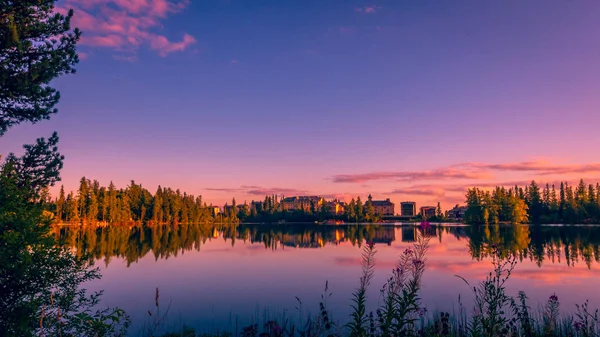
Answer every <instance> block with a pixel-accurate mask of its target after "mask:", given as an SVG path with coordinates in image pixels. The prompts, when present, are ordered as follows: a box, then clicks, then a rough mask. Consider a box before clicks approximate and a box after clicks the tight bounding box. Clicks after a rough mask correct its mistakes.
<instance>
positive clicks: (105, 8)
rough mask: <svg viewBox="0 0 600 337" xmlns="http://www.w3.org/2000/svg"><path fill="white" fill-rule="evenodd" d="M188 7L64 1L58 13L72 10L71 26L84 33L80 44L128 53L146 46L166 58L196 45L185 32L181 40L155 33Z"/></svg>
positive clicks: (157, 1)
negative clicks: (170, 17) (166, 20)
mask: <svg viewBox="0 0 600 337" xmlns="http://www.w3.org/2000/svg"><path fill="white" fill-rule="evenodd" d="M188 4H189V1H188V0H177V1H176V0H66V1H65V3H64V4H63V5H62V6H61V7H60V8H57V11H58V12H66V11H67V10H68V9H70V8H72V9H74V10H75V15H74V17H73V26H74V27H77V28H79V29H81V30H82V31H83V37H82V41H81V44H82V45H85V46H90V47H97V48H107V49H113V50H116V51H119V52H121V53H123V52H125V53H130V54H135V52H136V51H137V50H138V49H139V48H140V46H147V47H148V48H149V49H151V50H154V51H156V52H158V54H159V55H160V56H162V57H165V56H167V55H168V54H170V53H173V52H181V51H184V50H186V49H187V48H188V47H189V46H191V45H193V44H195V43H196V39H195V38H194V37H193V36H191V35H190V34H187V33H184V34H183V39H182V40H181V41H170V40H169V39H168V38H167V37H165V36H163V35H161V34H159V33H158V31H159V30H160V29H162V21H163V20H164V19H165V18H167V17H168V16H169V15H170V14H175V13H177V12H179V11H181V10H183V9H184V8H185V7H186V6H187V5H188ZM116 59H125V60H128V61H129V60H132V59H133V57H126V58H125V57H121V58H119V57H117V58H116Z"/></svg>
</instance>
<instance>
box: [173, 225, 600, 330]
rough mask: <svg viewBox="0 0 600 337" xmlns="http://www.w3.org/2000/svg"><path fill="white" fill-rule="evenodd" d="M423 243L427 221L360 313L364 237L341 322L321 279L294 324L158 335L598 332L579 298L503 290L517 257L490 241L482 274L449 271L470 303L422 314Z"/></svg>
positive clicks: (372, 252)
mask: <svg viewBox="0 0 600 337" xmlns="http://www.w3.org/2000/svg"><path fill="white" fill-rule="evenodd" d="M428 247H429V237H428V235H427V228H422V229H421V231H419V235H418V236H417V241H416V243H414V244H413V245H412V247H410V248H408V249H406V250H405V251H404V252H403V253H402V254H401V255H400V257H399V258H398V261H397V263H396V267H395V268H394V269H393V270H392V271H391V273H390V276H389V278H388V279H387V281H386V283H385V285H384V286H383V287H382V289H381V291H380V298H379V301H378V302H379V303H380V304H379V305H378V307H377V309H376V310H375V312H368V311H367V308H368V307H369V305H368V298H367V290H368V288H369V286H370V283H371V280H372V279H373V276H374V270H375V264H376V258H375V257H376V253H377V251H376V249H375V246H374V245H373V244H371V243H367V245H365V246H364V248H363V250H362V253H361V258H362V262H361V268H362V273H361V276H360V279H359V283H358V287H357V288H356V289H355V291H354V292H353V293H352V295H351V301H352V302H351V314H350V316H349V318H348V322H347V323H346V324H343V325H339V324H335V323H334V322H333V320H332V319H331V312H330V311H329V310H328V309H327V298H328V297H329V296H331V293H329V289H328V284H327V283H326V285H325V291H324V294H323V295H322V296H321V302H320V303H319V312H318V314H316V315H314V316H308V317H304V314H303V310H302V302H301V301H300V299H297V300H298V304H299V305H298V307H297V309H298V312H299V316H300V320H299V321H297V322H299V323H291V321H289V320H287V319H284V320H283V321H281V322H277V321H268V322H266V323H264V324H263V326H262V327H259V326H258V325H257V324H253V325H251V326H249V327H246V328H244V329H242V330H241V331H240V332H238V331H236V332H235V333H232V334H214V335H207V334H201V335H197V334H195V333H194V331H193V330H190V329H187V330H185V331H184V332H183V333H182V334H169V335H165V337H166V336H169V337H175V336H186V337H192V336H204V337H209V336H212V337H217V336H218V337H222V336H236V337H238V336H241V337H296V336H298V337H320V336H323V337H333V336H350V337H390V336H398V337H413V336H414V337H429V336H431V337H442V336H448V337H550V336H557V337H600V320H599V313H598V310H592V309H590V308H589V303H588V302H587V301H586V302H585V303H583V304H581V305H577V306H576V308H575V311H574V313H573V314H566V315H562V314H561V311H560V302H559V299H558V297H557V296H556V294H552V295H551V296H549V298H548V300H547V301H546V302H545V303H544V304H543V305H541V306H539V308H538V309H537V310H532V309H531V306H530V304H529V299H528V297H527V295H526V294H525V293H524V292H522V291H521V292H518V293H517V294H516V295H514V296H511V295H509V294H508V293H507V290H506V284H507V282H508V281H509V278H510V276H511V274H512V273H513V271H514V269H515V267H516V265H517V261H516V258H515V257H514V256H508V257H507V256H506V254H504V253H503V252H502V251H501V250H500V249H499V248H498V247H495V246H492V247H491V248H492V250H493V256H492V267H493V270H492V272H490V273H489V274H488V275H487V276H486V277H485V279H484V280H483V281H480V282H478V283H476V284H471V283H470V282H469V281H468V280H466V279H465V278H463V277H461V276H459V275H457V277H458V278H460V279H462V280H463V281H464V282H465V284H466V286H467V289H469V290H470V292H472V294H473V298H474V299H473V303H472V306H471V307H466V306H465V305H464V304H463V303H462V298H461V297H460V295H459V298H458V302H459V308H460V310H459V312H458V314H450V313H448V312H441V313H436V314H433V315H430V314H428V312H427V310H426V309H425V308H424V307H423V306H422V304H421V298H420V296H419V293H420V290H421V283H422V278H423V274H424V273H425V269H426V264H427V258H426V255H427V249H428Z"/></svg>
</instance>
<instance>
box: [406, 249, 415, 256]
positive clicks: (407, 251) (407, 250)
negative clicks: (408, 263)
mask: <svg viewBox="0 0 600 337" xmlns="http://www.w3.org/2000/svg"><path fill="white" fill-rule="evenodd" d="M412 253H413V251H412V249H410V248H406V249H405V250H404V255H411V254H412Z"/></svg>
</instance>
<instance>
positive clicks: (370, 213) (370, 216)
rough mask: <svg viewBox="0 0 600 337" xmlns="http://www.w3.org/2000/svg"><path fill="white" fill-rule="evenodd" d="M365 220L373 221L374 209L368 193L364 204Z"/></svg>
mask: <svg viewBox="0 0 600 337" xmlns="http://www.w3.org/2000/svg"><path fill="white" fill-rule="evenodd" d="M365 211H366V214H365V220H367V222H374V221H375V209H374V208H373V198H372V197H371V195H370V194H369V198H368V199H367V202H366V204H365Z"/></svg>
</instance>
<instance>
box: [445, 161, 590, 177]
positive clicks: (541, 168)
mask: <svg viewBox="0 0 600 337" xmlns="http://www.w3.org/2000/svg"><path fill="white" fill-rule="evenodd" d="M454 167H458V168H469V169H478V170H492V171H512V172H533V173H536V174H544V175H550V174H569V173H579V174H585V173H598V172H600V163H590V164H554V163H551V162H548V161H524V162H518V163H506V164H484V163H463V164H457V165H454Z"/></svg>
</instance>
